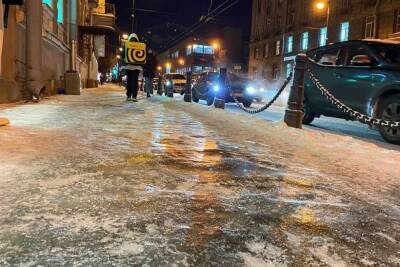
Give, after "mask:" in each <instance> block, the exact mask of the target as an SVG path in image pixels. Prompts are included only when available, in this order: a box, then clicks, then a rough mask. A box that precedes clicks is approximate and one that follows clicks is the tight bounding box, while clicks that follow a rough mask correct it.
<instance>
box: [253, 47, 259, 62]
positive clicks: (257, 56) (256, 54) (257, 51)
mask: <svg viewBox="0 0 400 267" xmlns="http://www.w3.org/2000/svg"><path fill="white" fill-rule="evenodd" d="M259 57H260V50H259V49H258V47H256V48H254V59H258V58H259Z"/></svg>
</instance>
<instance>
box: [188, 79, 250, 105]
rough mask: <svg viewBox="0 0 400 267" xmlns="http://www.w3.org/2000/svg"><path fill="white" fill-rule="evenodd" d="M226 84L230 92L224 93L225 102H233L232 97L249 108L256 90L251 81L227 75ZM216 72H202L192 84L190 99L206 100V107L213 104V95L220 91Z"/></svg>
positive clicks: (196, 100)
mask: <svg viewBox="0 0 400 267" xmlns="http://www.w3.org/2000/svg"><path fill="white" fill-rule="evenodd" d="M227 75H228V77H227V78H228V83H229V88H230V90H227V91H226V96H225V101H226V102H234V99H233V97H232V96H234V97H235V98H237V99H238V100H239V101H240V102H242V103H243V105H244V106H245V107H250V106H251V104H252V103H253V100H254V99H255V97H256V93H257V90H256V89H255V87H254V86H253V85H252V81H251V80H249V79H246V78H240V77H238V76H237V75H235V74H233V73H228V74H227ZM218 81H219V73H218V72H204V73H202V74H201V75H200V77H199V78H198V80H197V81H196V82H195V83H194V84H193V88H192V99H193V101H194V102H196V103H197V102H199V100H200V99H201V100H206V101H207V104H208V105H212V104H213V103H214V99H215V95H216V94H217V92H218V90H221V86H220V84H219V82H218Z"/></svg>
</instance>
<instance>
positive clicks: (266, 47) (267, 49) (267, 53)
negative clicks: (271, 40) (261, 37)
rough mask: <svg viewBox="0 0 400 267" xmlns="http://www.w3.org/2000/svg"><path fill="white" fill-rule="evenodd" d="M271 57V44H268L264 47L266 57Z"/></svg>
mask: <svg viewBox="0 0 400 267" xmlns="http://www.w3.org/2000/svg"><path fill="white" fill-rule="evenodd" d="M268 56H269V44H268V43H266V44H265V45H264V57H265V58H267V57H268Z"/></svg>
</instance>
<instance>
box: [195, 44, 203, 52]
mask: <svg viewBox="0 0 400 267" xmlns="http://www.w3.org/2000/svg"><path fill="white" fill-rule="evenodd" d="M203 51H204V46H202V45H197V44H195V45H193V53H196V54H203Z"/></svg>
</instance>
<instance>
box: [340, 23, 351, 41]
mask: <svg viewBox="0 0 400 267" xmlns="http://www.w3.org/2000/svg"><path fill="white" fill-rule="evenodd" d="M349 29H350V24H349V22H348V21H346V22H342V23H340V41H341V42H344V41H348V40H349Z"/></svg>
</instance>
